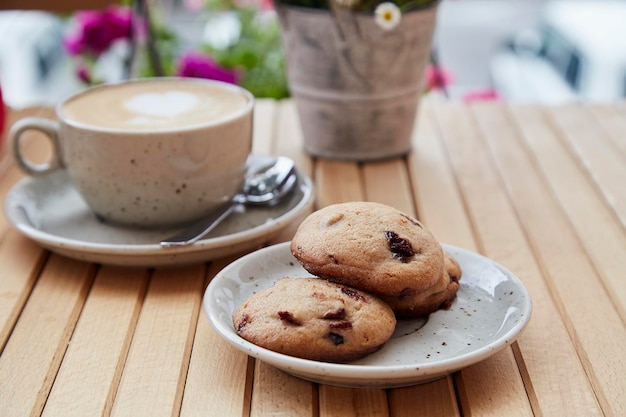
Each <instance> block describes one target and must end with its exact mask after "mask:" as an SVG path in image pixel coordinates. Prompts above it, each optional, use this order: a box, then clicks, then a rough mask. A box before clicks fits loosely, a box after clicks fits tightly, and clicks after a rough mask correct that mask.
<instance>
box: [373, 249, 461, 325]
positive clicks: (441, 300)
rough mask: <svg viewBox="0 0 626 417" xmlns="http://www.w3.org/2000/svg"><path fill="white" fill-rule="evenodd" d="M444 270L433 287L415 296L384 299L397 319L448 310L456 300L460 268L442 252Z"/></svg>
mask: <svg viewBox="0 0 626 417" xmlns="http://www.w3.org/2000/svg"><path fill="white" fill-rule="evenodd" d="M444 260H445V262H444V266H445V270H444V272H443V274H442V275H441V279H439V281H437V283H436V284H435V285H433V286H432V287H430V288H428V289H427V290H425V291H422V292H420V293H417V294H413V295H409V296H406V297H403V296H400V297H385V296H382V297H381V298H382V300H383V301H385V302H386V303H387V304H389V306H390V307H391V309H392V310H393V311H394V313H395V314H396V316H397V317H399V318H415V317H421V316H426V315H428V314H430V313H433V312H435V311H437V310H439V309H442V308H449V307H450V303H451V302H452V300H454V299H455V298H456V293H457V291H458V290H459V280H460V279H461V268H460V266H459V264H458V262H457V261H456V259H454V258H453V257H452V256H451V255H449V254H448V253H446V252H444Z"/></svg>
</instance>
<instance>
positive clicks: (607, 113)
mask: <svg viewBox="0 0 626 417" xmlns="http://www.w3.org/2000/svg"><path fill="white" fill-rule="evenodd" d="M585 108H586V109H587V110H588V111H590V112H591V114H593V117H594V118H595V119H596V120H597V122H598V124H599V125H600V126H601V127H602V130H603V131H605V132H606V134H607V135H608V137H609V139H610V140H611V141H612V142H613V143H612V146H615V148H616V149H617V150H618V151H619V152H621V153H622V157H623V158H626V111H624V110H626V109H624V108H623V107H622V108H621V107H620V106H617V105H615V104H614V103H611V104H597V103H593V104H587V105H586V106H585Z"/></svg>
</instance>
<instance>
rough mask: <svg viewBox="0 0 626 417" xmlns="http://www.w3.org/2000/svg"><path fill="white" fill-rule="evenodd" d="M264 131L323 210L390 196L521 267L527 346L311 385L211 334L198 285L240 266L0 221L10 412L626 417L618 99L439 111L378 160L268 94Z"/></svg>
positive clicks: (2, 329) (1, 331) (624, 117)
mask: <svg viewBox="0 0 626 417" xmlns="http://www.w3.org/2000/svg"><path fill="white" fill-rule="evenodd" d="M255 135H256V136H255V144H254V146H255V150H256V151H257V152H270V153H275V154H283V155H288V156H290V157H293V158H294V159H295V160H296V161H297V164H298V166H299V167H300V169H301V170H303V171H304V172H307V173H308V174H309V175H310V176H311V177H312V178H313V179H314V182H315V185H316V207H323V206H326V205H329V204H332V203H337V202H344V201H350V200H371V201H379V202H383V203H387V204H389V205H392V206H395V207H397V208H399V209H402V210H404V211H406V212H408V213H412V214H415V215H417V216H418V217H419V218H420V219H421V220H422V221H423V222H424V223H425V224H426V225H427V226H428V227H429V228H430V230H431V231H432V232H433V233H434V234H435V236H436V237H437V238H438V239H439V240H441V241H443V242H447V243H450V244H453V245H457V246H461V247H464V248H467V249H470V250H473V251H477V252H480V253H483V254H485V255H486V256H488V257H490V258H493V259H494V260H496V261H498V262H499V263H501V264H503V265H505V266H506V267H507V268H508V269H510V270H512V271H513V272H514V273H515V274H516V275H518V276H519V277H520V278H521V279H522V280H523V282H524V283H525V285H526V286H527V288H528V289H529V291H530V293H531V295H532V298H533V308H534V310H533V317H532V319H531V321H530V324H529V325H528V327H527V328H526V330H525V331H524V332H523V333H522V335H521V337H520V338H519V339H518V341H517V342H515V343H514V344H513V345H512V346H511V347H509V348H506V349H504V350H502V351H500V352H499V353H497V354H496V355H494V356H492V357H491V358H489V359H488V360H485V361H484V362H480V363H478V364H476V365H473V366H471V367H469V368H466V369H464V370H462V371H460V372H457V373H455V374H453V375H451V376H449V377H446V378H442V379H439V380H436V381H433V382H429V383H425V384H422V385H418V386H412V387H407V388H397V389H390V390H381V389H349V388H337V387H333V386H326V385H316V384H313V383H309V382H306V381H303V380H300V379H297V378H295V377H292V376H289V375H287V374H285V373H283V372H281V371H278V370H276V369H274V368H272V367H270V366H268V365H265V364H264V363H261V362H259V361H255V360H253V359H251V358H249V357H247V356H246V355H244V354H242V353H240V352H238V351H236V350H234V349H232V348H230V347H229V346H227V345H226V344H225V342H224V341H222V340H221V339H220V338H219V337H218V336H217V334H216V333H215V332H214V331H213V330H212V328H211V327H210V325H209V323H208V321H207V319H206V317H205V316H204V314H203V312H202V310H201V297H202V294H203V290H204V288H205V287H206V285H207V283H208V282H209V281H210V280H211V278H212V277H213V276H214V274H215V273H216V272H217V271H219V270H220V269H221V268H222V267H223V266H225V265H226V264H227V263H228V262H230V261H232V260H233V259H234V258H235V257H231V258H229V259H219V260H215V261H213V262H210V263H207V264H203V265H193V266H186V267H177V268H172V269H168V268H163V269H156V270H152V269H125V268H120V267H111V266H100V265H93V264H89V263H83V262H79V261H74V260H71V259H68V258H65V257H62V256H59V255H56V254H51V253H49V252H47V251H45V250H42V249H41V248H40V247H38V246H37V245H36V244H34V243H33V242H31V241H30V240H28V239H26V238H24V237H22V236H21V235H20V234H18V233H17V232H16V231H15V230H13V229H12V228H11V227H10V226H9V225H8V224H7V222H6V220H5V218H4V217H0V233H1V236H2V240H1V243H0V348H1V349H2V356H1V357H0V415H2V416H10V417H20V416H39V415H42V416H46V417H50V416H64V417H67V416H100V415H105V416H108V415H113V416H133V417H137V416H149V417H155V416H179V415H180V416H196V415H197V416H220V417H221V416H248V415H251V416H266V415H277V414H280V415H284V416H294V417H296V416H307V417H308V416H318V415H319V416H335V415H338V416H416V415H420V416H421V415H423V416H498V417H509V416H558V417H562V416H585V417H589V416H615V417H620V416H625V415H626V353H625V352H626V350H625V349H626V348H625V346H626V328H625V320H626V232H625V227H626V105H625V104H623V103H620V104H615V105H578V104H575V105H567V106H562V107H539V106H536V105H526V104H519V105H506V104H502V103H478V104H474V105H467V104H463V103H456V102H440V101H437V100H429V101H428V102H426V103H425V105H424V106H423V107H422V112H421V114H420V118H419V124H418V126H417V128H416V133H415V135H414V151H413V153H412V154H411V155H409V156H408V158H406V159H395V160H390V161H384V162H373V163H352V162H337V161H328V160H316V159H312V158H310V157H308V156H307V155H305V154H304V153H303V152H302V150H301V141H302V139H301V133H300V130H299V125H298V121H297V116H296V113H295V108H294V105H293V103H292V102H291V101H285V102H280V103H275V102H271V101H261V102H259V103H258V107H257V116H256V126H255ZM37 144H39V145H37ZM31 146H32V147H33V149H31V150H32V151H33V152H35V153H37V152H40V151H39V148H41V147H42V146H41V143H40V142H39V141H34V142H33V144H32V145H31ZM0 170H1V172H0V175H1V178H0V193H1V194H2V196H3V197H4V195H5V194H6V193H7V191H8V190H9V188H10V187H11V186H12V184H14V183H15V181H17V180H18V179H19V178H20V177H21V176H22V174H21V173H20V172H19V171H18V170H17V168H16V167H15V166H14V165H13V164H12V162H11V160H10V157H9V156H8V155H7V154H6V152H5V154H4V157H3V159H2V162H1V163H0ZM294 227H295V226H294ZM293 230H294V228H293V227H292V228H290V229H289V230H288V231H287V232H286V233H284V234H283V235H281V236H280V238H279V239H276V240H275V241H285V240H289V239H290V236H291V234H292V233H293ZM268 243H273V242H268Z"/></svg>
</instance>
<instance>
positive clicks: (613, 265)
mask: <svg viewBox="0 0 626 417" xmlns="http://www.w3.org/2000/svg"><path fill="white" fill-rule="evenodd" d="M511 111H512V117H513V118H515V119H516V123H517V125H518V126H519V128H520V130H521V131H522V133H523V137H524V139H525V142H526V144H527V146H528V147H529V148H531V149H532V150H534V155H535V158H536V160H537V164H538V165H539V166H540V168H541V170H542V172H543V173H544V175H545V177H546V181H547V182H548V183H549V184H550V186H551V190H552V192H553V193H554V195H555V197H556V198H557V199H558V201H559V203H560V206H561V209H562V210H563V211H564V212H565V213H567V216H568V218H569V219H570V224H571V227H572V228H573V229H574V230H575V231H576V233H577V234H578V236H579V238H580V242H581V244H582V245H583V246H584V247H585V250H586V252H587V253H588V254H589V256H590V257H591V259H592V261H593V262H594V266H595V268H596V270H597V272H598V274H599V275H600V276H601V278H602V281H603V283H604V285H605V286H606V287H607V293H608V295H609V297H611V299H612V300H613V304H614V305H615V307H616V309H617V310H618V311H619V313H620V316H621V317H622V320H623V321H625V322H626V280H624V279H623V276H624V272H623V271H624V270H625V269H626V233H625V232H624V230H623V229H622V228H621V227H620V223H619V220H617V219H616V217H615V216H614V213H613V211H612V209H611V208H610V207H609V206H608V205H607V204H606V202H605V201H604V199H603V198H602V197H601V195H600V194H599V193H598V192H597V189H596V188H595V186H594V184H593V180H592V179H591V178H589V177H588V176H587V175H586V174H587V172H586V170H584V169H581V168H580V166H579V165H578V164H577V161H576V159H575V158H572V157H571V156H570V154H569V153H568V152H567V148H566V146H564V145H563V143H562V142H561V141H559V140H555V138H556V136H557V133H558V132H555V131H554V130H552V129H551V128H550V124H549V119H548V118H546V116H545V115H544V113H543V112H541V111H539V110H538V109H536V108H532V107H529V106H515V107H512V109H511ZM624 134H626V132H624ZM598 146H600V144H598Z"/></svg>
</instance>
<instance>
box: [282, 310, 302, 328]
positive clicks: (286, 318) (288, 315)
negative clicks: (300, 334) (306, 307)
mask: <svg viewBox="0 0 626 417" xmlns="http://www.w3.org/2000/svg"><path fill="white" fill-rule="evenodd" d="M278 317H280V319H281V320H282V321H286V322H287V323H289V324H294V325H296V326H300V325H301V324H302V323H300V320H298V319H297V318H295V317H294V316H293V314H291V313H290V312H288V311H279V312H278Z"/></svg>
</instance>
